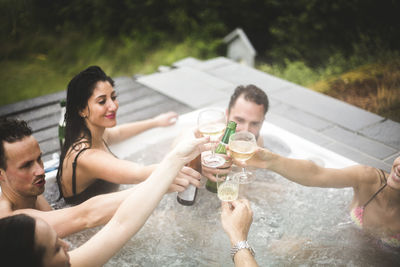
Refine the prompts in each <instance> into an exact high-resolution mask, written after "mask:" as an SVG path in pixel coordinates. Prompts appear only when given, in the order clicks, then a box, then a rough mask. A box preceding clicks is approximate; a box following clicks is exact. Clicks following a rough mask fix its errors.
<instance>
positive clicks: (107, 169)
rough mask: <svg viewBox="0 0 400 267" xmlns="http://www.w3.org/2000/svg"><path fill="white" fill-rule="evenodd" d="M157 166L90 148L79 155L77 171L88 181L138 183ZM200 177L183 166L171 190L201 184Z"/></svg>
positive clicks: (179, 189) (180, 189)
mask: <svg viewBox="0 0 400 267" xmlns="http://www.w3.org/2000/svg"><path fill="white" fill-rule="evenodd" d="M67 164H68V163H67ZM156 166H157V164H152V165H147V166H141V165H139V164H137V163H134V162H132V161H128V160H122V159H118V158H115V157H114V156H112V155H110V154H109V153H107V152H104V151H102V150H98V149H89V150H87V151H85V152H84V153H83V154H82V155H81V156H80V157H79V164H78V171H77V173H78V175H79V176H80V177H81V181H87V182H88V183H89V182H90V181H91V180H92V179H103V180H106V181H109V182H113V183H117V184H137V183H140V182H143V181H144V180H146V179H147V177H148V176H149V175H150V174H151V173H152V172H153V170H154V169H155V168H156ZM200 178H201V177H200V173H198V172H197V171H195V170H193V169H192V168H189V167H183V168H182V169H181V170H180V171H179V173H178V175H177V176H176V178H175V180H174V181H173V183H172V184H171V186H170V189H169V192H181V191H183V190H185V188H186V187H187V186H188V185H189V183H191V184H193V185H195V186H199V185H200V182H199V180H200Z"/></svg>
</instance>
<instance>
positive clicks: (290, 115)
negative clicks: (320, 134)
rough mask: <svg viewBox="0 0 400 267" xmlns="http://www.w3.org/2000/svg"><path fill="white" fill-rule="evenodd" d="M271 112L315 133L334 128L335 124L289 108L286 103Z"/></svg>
mask: <svg viewBox="0 0 400 267" xmlns="http://www.w3.org/2000/svg"><path fill="white" fill-rule="evenodd" d="M271 110H273V111H274V113H276V114H279V115H281V116H283V117H285V118H287V119H290V120H292V121H295V122H297V123H299V124H301V125H303V126H304V127H307V128H311V129H313V130H315V131H322V130H325V129H327V128H331V127H333V126H334V124H333V123H331V122H329V121H326V120H323V119H321V118H319V117H316V116H314V115H313V114H309V113H307V112H304V111H303V110H300V109H298V108H295V107H292V106H288V105H286V104H284V103H282V104H281V105H277V106H273V107H271Z"/></svg>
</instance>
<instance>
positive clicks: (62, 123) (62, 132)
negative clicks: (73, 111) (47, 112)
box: [58, 99, 67, 149]
mask: <svg viewBox="0 0 400 267" xmlns="http://www.w3.org/2000/svg"><path fill="white" fill-rule="evenodd" d="M66 104H67V101H66V100H65V99H62V100H60V106H61V117H60V121H59V122H58V140H59V141H60V149H62V147H63V145H64V140H65V111H66V107H65V106H66Z"/></svg>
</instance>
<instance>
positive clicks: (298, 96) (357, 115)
mask: <svg viewBox="0 0 400 267" xmlns="http://www.w3.org/2000/svg"><path fill="white" fill-rule="evenodd" d="M273 96H274V97H275V98H278V99H279V100H281V101H282V102H285V103H287V104H288V105H291V106H294V107H296V108H298V109H301V110H304V111H306V112H308V113H310V114H314V115H315V116H319V117H320V118H321V119H324V120H328V121H330V122H332V123H335V124H338V125H341V126H342V127H344V128H347V129H350V130H353V131H358V130H360V129H363V128H365V127H366V126H368V125H371V124H375V123H377V122H379V121H383V120H384V118H382V117H380V116H378V115H376V114H373V113H371V112H368V111H366V110H363V109H360V108H358V107H356V106H353V105H350V104H347V103H345V102H343V101H340V100H337V99H335V98H333V97H330V96H327V95H323V94H321V93H318V92H315V91H312V90H310V89H307V88H304V87H301V86H298V85H291V86H289V87H285V90H280V91H279V92H277V93H275V94H274V95H273Z"/></svg>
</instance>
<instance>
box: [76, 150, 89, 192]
mask: <svg viewBox="0 0 400 267" xmlns="http://www.w3.org/2000/svg"><path fill="white" fill-rule="evenodd" d="M87 149H89V147H85V148H83V149H81V150H80V151H79V152H78V153H77V154H76V156H75V159H74V162H72V194H73V195H76V165H77V163H78V157H79V155H80V154H81V153H82V152H83V151H85V150H87Z"/></svg>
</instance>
